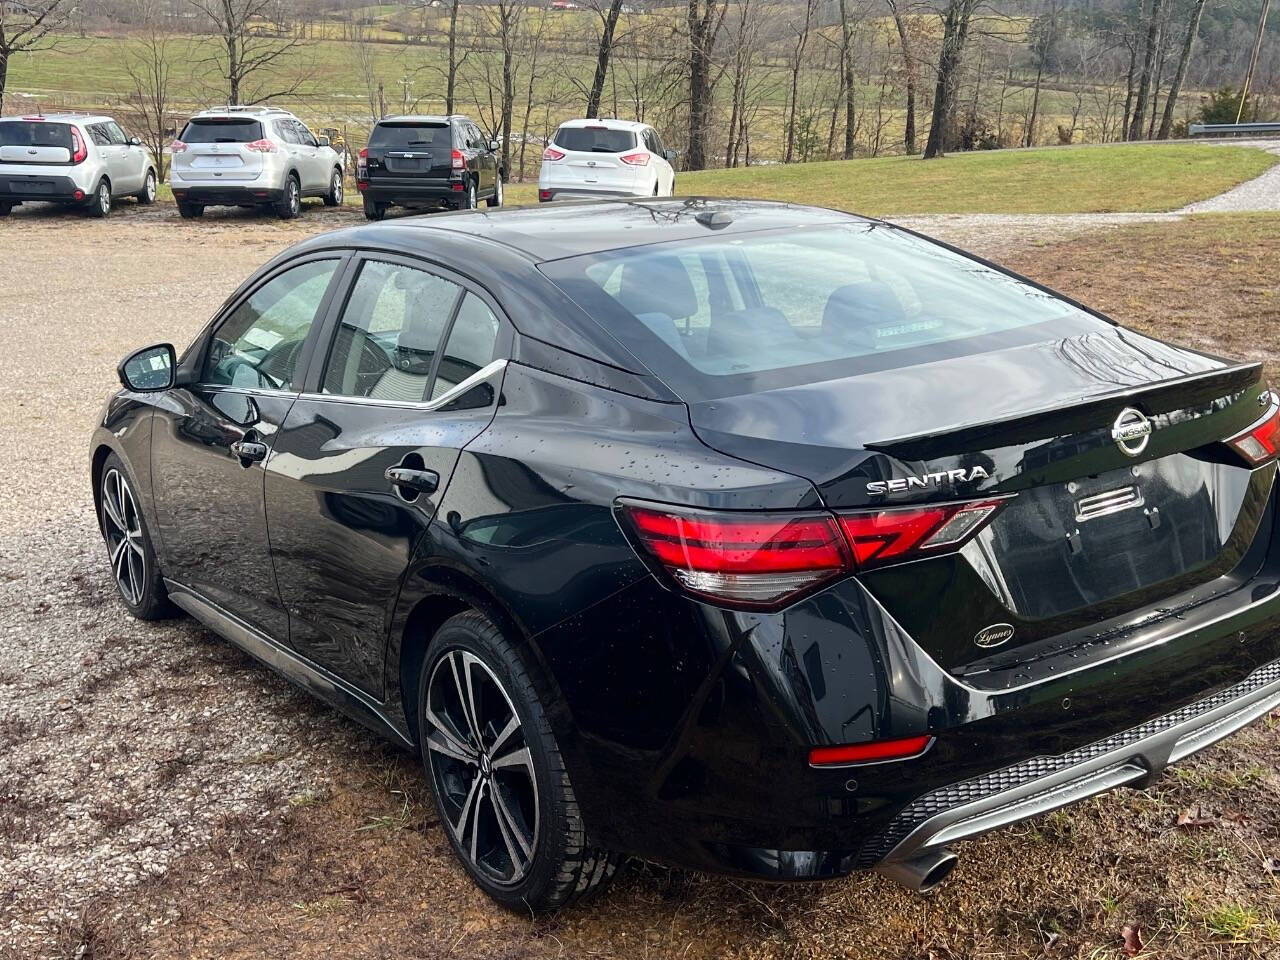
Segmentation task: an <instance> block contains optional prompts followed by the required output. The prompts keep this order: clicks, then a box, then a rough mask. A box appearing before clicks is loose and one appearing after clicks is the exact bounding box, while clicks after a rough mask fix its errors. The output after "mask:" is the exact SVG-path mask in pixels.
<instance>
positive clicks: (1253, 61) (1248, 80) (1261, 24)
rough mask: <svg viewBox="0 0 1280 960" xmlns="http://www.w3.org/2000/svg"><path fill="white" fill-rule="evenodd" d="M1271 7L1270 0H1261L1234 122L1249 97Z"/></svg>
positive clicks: (1238, 119) (1242, 114)
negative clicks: (1256, 33)
mask: <svg viewBox="0 0 1280 960" xmlns="http://www.w3.org/2000/svg"><path fill="white" fill-rule="evenodd" d="M1270 9H1271V0H1262V14H1261V16H1259V17H1258V35H1257V36H1256V37H1254V38H1253V53H1252V54H1250V56H1249V69H1248V70H1246V71H1245V74H1244V85H1243V86H1242V87H1241V88H1240V106H1239V107H1237V108H1236V123H1239V122H1240V118H1241V117H1242V116H1244V105H1245V101H1246V100H1248V99H1249V87H1250V86H1251V85H1252V84H1253V71H1254V70H1256V69H1257V68H1258V51H1260V50H1261V49H1262V34H1263V31H1265V30H1266V29H1267V11H1268V10H1270Z"/></svg>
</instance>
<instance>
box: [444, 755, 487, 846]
mask: <svg viewBox="0 0 1280 960" xmlns="http://www.w3.org/2000/svg"><path fill="white" fill-rule="evenodd" d="M479 790H480V773H479V771H477V772H476V775H475V776H474V777H472V778H471V789H470V790H468V791H467V799H466V800H464V801H463V803H462V812H461V813H460V814H458V822H457V823H451V824H449V826H450V827H452V828H453V835H454V836H455V837H457V838H458V842H459V843H465V842H466V839H467V833H466V831H467V820H468V819H470V817H471V811H472V807H473V806H479V803H478V801H477V798H476V794H477V793H478V792H479ZM474 845H475V844H474V841H473V842H472V846H473V847H474Z"/></svg>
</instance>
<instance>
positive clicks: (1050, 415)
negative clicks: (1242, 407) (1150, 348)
mask: <svg viewBox="0 0 1280 960" xmlns="http://www.w3.org/2000/svg"><path fill="white" fill-rule="evenodd" d="M1261 381H1262V364H1261V363H1259V362H1254V363H1240V364H1235V365H1232V366H1229V367H1223V368H1221V369H1218V370H1207V371H1204V372H1202V373H1195V374H1190V375H1189V376H1185V377H1177V378H1175V379H1172V380H1159V381H1156V382H1154V383H1144V384H1141V385H1140V386H1133V387H1127V388H1124V389H1121V390H1115V391H1110V392H1107V393H1104V394H1098V395H1094V396H1086V397H1081V398H1080V399H1079V401H1078V402H1067V403H1056V404H1054V405H1052V406H1047V407H1040V408H1036V409H1032V410H1031V411H1029V412H1027V413H1019V414H1016V415H1014V416H1011V417H1006V418H1003V419H1000V420H984V421H982V422H980V423H967V424H957V425H954V426H948V427H941V428H939V429H937V430H929V431H926V432H923V433H916V434H909V435H907V436H902V437H894V438H893V439H890V440H877V441H874V442H872V443H864V444H863V447H864V448H866V449H867V450H875V451H877V452H879V453H885V454H888V455H890V456H893V457H897V458H899V459H902V460H933V459H936V458H939V457H946V456H954V455H959V454H965V453H972V452H973V451H974V450H991V449H994V448H997V447H1005V446H1013V445H1017V444H1025V443H1033V442H1035V441H1037V440H1043V439H1044V438H1045V437H1047V436H1060V437H1061V436H1067V435H1069V434H1073V433H1082V432H1084V431H1087V430H1096V429H1098V427H1099V426H1100V425H1101V424H1104V423H1106V424H1110V423H1111V422H1112V421H1113V420H1114V419H1115V417H1117V416H1118V415H1119V413H1120V411H1121V410H1123V409H1124V408H1125V407H1130V406H1137V407H1140V408H1141V409H1142V411H1143V412H1144V413H1146V414H1148V415H1151V416H1158V415H1160V414H1162V413H1169V412H1170V411H1173V410H1180V409H1183V408H1185V407H1195V406H1204V405H1207V404H1209V403H1212V402H1213V401H1215V400H1223V399H1235V398H1236V396H1237V395H1238V394H1240V393H1242V392H1244V391H1245V390H1248V389H1249V388H1250V387H1253V386H1260V385H1261ZM1242 426H1243V424H1242Z"/></svg>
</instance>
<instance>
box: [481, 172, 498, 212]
mask: <svg viewBox="0 0 1280 960" xmlns="http://www.w3.org/2000/svg"><path fill="white" fill-rule="evenodd" d="M485 203H487V204H488V205H489V206H491V207H500V206H502V177H501V176H499V177H498V179H497V180H496V181H495V182H494V185H493V196H492V197H490V198H489V199H488V200H486V201H485Z"/></svg>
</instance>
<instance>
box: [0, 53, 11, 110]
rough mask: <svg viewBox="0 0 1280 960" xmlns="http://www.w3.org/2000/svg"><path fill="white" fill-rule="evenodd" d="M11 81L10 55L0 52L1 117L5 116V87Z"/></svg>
mask: <svg viewBox="0 0 1280 960" xmlns="http://www.w3.org/2000/svg"><path fill="white" fill-rule="evenodd" d="M8 79H9V54H8V51H0V115H3V114H4V87H5V84H6V83H7V82H8Z"/></svg>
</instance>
